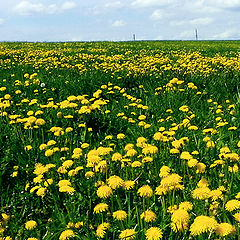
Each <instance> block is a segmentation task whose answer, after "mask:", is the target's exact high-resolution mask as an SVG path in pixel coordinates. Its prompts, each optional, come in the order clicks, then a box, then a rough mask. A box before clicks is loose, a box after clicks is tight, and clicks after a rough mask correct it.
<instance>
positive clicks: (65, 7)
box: [61, 2, 76, 10]
mask: <svg viewBox="0 0 240 240" xmlns="http://www.w3.org/2000/svg"><path fill="white" fill-rule="evenodd" d="M75 7H76V3H75V2H64V3H63V4H62V6H61V9H62V10H69V9H73V8H75Z"/></svg>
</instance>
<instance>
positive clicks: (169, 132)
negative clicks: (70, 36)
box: [0, 42, 240, 240]
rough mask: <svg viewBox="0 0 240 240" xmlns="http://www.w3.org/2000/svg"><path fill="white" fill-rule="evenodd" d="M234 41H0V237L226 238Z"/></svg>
mask: <svg viewBox="0 0 240 240" xmlns="http://www.w3.org/2000/svg"><path fill="white" fill-rule="evenodd" d="M239 80H240V43H239V42H121V43H114V42H95V43H71V42H69V43H0V239H1V240H14V239H16V240H42V239H43V240H58V239H59V240H66V239H82V240H95V239H96V240H97V239H108V240H113V239H120V240H132V239H136V240H138V239H139V240H142V239H147V240H159V239H166V240H167V239H172V240H181V239H182V240H183V239H197V240H205V239H214V240H215V239H239V238H240V232H239V230H240V225H239V224H240V184H239V182H240V174H239V162H240V112H239V106H240V92H239Z"/></svg>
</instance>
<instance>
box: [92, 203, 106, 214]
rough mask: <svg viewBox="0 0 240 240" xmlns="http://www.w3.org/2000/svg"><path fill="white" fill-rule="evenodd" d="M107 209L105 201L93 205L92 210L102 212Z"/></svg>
mask: <svg viewBox="0 0 240 240" xmlns="http://www.w3.org/2000/svg"><path fill="white" fill-rule="evenodd" d="M107 210H108V205H107V204H106V203H99V204H97V205H96V206H95V207H94V209H93V212H94V213H102V212H105V211H107Z"/></svg>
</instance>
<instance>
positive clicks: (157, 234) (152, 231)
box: [145, 227, 163, 240]
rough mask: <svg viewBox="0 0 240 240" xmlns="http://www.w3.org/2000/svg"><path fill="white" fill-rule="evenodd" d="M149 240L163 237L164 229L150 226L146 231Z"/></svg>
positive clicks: (157, 239)
mask: <svg viewBox="0 0 240 240" xmlns="http://www.w3.org/2000/svg"><path fill="white" fill-rule="evenodd" d="M145 236H146V239H147V240H159V239H161V238H162V236H163V233H162V230H161V229H160V228H158V227H150V228H149V229H148V230H147V231H146V233H145Z"/></svg>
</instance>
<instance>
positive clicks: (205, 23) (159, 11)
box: [0, 0, 240, 41]
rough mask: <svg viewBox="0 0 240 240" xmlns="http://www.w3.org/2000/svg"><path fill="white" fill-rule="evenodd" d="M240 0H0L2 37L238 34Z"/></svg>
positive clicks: (120, 38) (49, 38)
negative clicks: (196, 32) (195, 33)
mask: <svg viewBox="0 0 240 240" xmlns="http://www.w3.org/2000/svg"><path fill="white" fill-rule="evenodd" d="M239 24H240V0H84V1H83V0H0V41H92V40H96V41H98V40H114V41H125V40H131V39H132V36H133V34H136V38H137V39H138V40H150V39H151V40H176V39H181V40H191V39H194V32H195V29H198V34H199V39H202V40H206V39H240V27H239Z"/></svg>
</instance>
